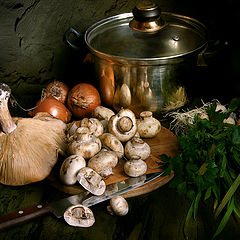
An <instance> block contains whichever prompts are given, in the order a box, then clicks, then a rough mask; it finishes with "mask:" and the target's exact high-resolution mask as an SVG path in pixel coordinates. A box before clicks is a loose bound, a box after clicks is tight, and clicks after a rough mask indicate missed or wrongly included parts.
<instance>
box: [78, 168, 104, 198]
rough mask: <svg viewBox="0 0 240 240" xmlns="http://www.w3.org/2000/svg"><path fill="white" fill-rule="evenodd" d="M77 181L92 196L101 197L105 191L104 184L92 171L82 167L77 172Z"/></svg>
mask: <svg viewBox="0 0 240 240" xmlns="http://www.w3.org/2000/svg"><path fill="white" fill-rule="evenodd" d="M77 180H78V182H79V183H80V184H81V186H83V187H84V188H85V189H86V190H87V191H89V192H90V193H92V194H93V195H97V196H99V195H102V194H103V193H104V192H105V189H106V183H105V182H104V181H103V180H102V177H101V176H100V175H99V174H98V173H97V172H96V171H94V170H93V169H91V168H89V167H83V168H81V169H80V170H79V171H78V174H77Z"/></svg>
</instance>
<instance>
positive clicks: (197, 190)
mask: <svg viewBox="0 0 240 240" xmlns="http://www.w3.org/2000/svg"><path fill="white" fill-rule="evenodd" d="M239 105H240V100H239V99H234V100H232V101H231V103H230V104H229V107H228V109H227V112H225V113H223V112H216V103H213V104H211V105H210V106H209V107H208V108H207V110H206V112H207V114H208V116H209V120H207V119H199V118H198V117H197V116H195V124H193V125H192V128H191V129H190V130H189V129H188V130H187V131H186V133H185V135H184V136H179V137H178V142H179V147H180V151H179V153H178V154H177V155H175V156H174V157H169V156H167V155H165V154H163V155H161V159H162V161H163V163H160V166H161V168H163V169H164V170H165V174H170V172H171V171H172V170H173V171H174V175H175V177H174V178H173V180H172V181H171V182H170V183H169V186H170V187H173V188H176V190H177V192H178V193H179V194H185V195H186V196H187V197H188V198H189V199H190V200H191V205H190V208H189V210H188V214H187V217H186V221H185V226H186V225H187V223H188V221H189V219H190V217H193V218H194V219H195V218H196V215H197V209H198V204H199V201H200V199H203V200H207V199H209V198H210V197H212V198H213V200H214V206H213V210H214V214H215V217H216V219H217V218H220V219H219V221H220V222H219V225H218V227H217V229H216V231H215V234H214V235H213V238H215V237H216V236H217V235H218V234H219V233H220V232H221V231H222V230H223V228H224V227H225V225H226V223H227V222H228V220H229V217H230V216H231V215H232V213H233V212H234V213H235V214H236V215H237V216H238V217H240V206H239V205H238V203H237V199H236V190H237V189H238V187H239V185H240V126H237V125H233V124H227V123H224V119H227V118H228V117H229V116H230V114H231V113H233V112H234V111H236V110H237V109H238V108H239Z"/></svg>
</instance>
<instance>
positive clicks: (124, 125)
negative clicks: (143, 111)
mask: <svg viewBox="0 0 240 240" xmlns="http://www.w3.org/2000/svg"><path fill="white" fill-rule="evenodd" d="M108 131H109V132H110V133H111V134H113V135H114V136H115V137H117V138H118V139H119V140H120V141H121V142H126V141H128V140H129V139H131V138H132V137H133V136H134V135H135V134H136V132H137V120H136V117H135V114H134V113H133V112H132V111H131V110H129V109H121V110H120V111H119V112H118V113H117V114H116V115H114V116H112V117H111V118H110V119H109V122H108Z"/></svg>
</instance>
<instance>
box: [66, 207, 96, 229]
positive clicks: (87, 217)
mask: <svg viewBox="0 0 240 240" xmlns="http://www.w3.org/2000/svg"><path fill="white" fill-rule="evenodd" d="M63 217H64V220H65V221H66V222H67V223H68V224H69V225H70V226H74V227H91V226H92V225H93V224H94V223H95V218H94V215H93V212H92V210H91V209H90V208H88V207H85V206H83V205H81V204H77V205H72V206H70V207H69V208H67V210H66V211H65V212H64V215H63Z"/></svg>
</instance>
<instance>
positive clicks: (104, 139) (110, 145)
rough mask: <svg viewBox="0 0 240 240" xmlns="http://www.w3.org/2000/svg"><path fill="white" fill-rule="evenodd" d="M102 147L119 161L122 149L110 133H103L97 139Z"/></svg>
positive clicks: (119, 142) (118, 141)
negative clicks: (112, 153)
mask: <svg viewBox="0 0 240 240" xmlns="http://www.w3.org/2000/svg"><path fill="white" fill-rule="evenodd" d="M99 139H100V141H101V143H102V147H104V148H106V149H109V150H111V151H114V152H115V153H116V154H117V156H118V159H121V158H122V157H123V154H124V147H123V145H122V143H121V141H120V140H118V138H117V137H115V136H114V135H113V134H111V133H104V134H102V135H101V136H100V137H99Z"/></svg>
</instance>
